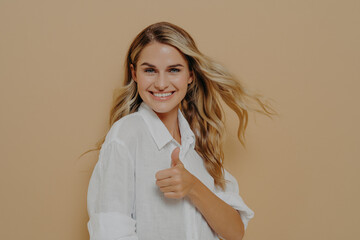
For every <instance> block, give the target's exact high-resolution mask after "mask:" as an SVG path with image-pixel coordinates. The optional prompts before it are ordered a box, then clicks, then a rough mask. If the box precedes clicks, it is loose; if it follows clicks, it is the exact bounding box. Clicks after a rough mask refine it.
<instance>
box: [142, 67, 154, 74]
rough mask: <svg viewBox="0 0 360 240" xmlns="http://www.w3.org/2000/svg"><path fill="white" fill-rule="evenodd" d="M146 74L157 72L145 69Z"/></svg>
mask: <svg viewBox="0 0 360 240" xmlns="http://www.w3.org/2000/svg"><path fill="white" fill-rule="evenodd" d="M144 72H146V73H154V72H155V70H154V69H153V68H145V70H144Z"/></svg>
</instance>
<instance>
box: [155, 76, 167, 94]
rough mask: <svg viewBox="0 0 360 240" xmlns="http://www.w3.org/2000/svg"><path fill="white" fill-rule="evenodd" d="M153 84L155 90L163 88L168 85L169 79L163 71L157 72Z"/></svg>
mask: <svg viewBox="0 0 360 240" xmlns="http://www.w3.org/2000/svg"><path fill="white" fill-rule="evenodd" d="M154 86H155V88H156V89H157V90H160V91H162V90H165V89H166V88H167V87H168V86H169V80H168V79H167V77H166V76H165V74H164V73H159V74H158V77H157V78H156V80H155V83H154Z"/></svg>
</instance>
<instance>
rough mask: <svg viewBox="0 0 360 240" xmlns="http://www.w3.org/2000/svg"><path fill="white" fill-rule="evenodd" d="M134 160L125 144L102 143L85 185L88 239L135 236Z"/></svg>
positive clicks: (134, 238) (113, 239)
mask: <svg viewBox="0 0 360 240" xmlns="http://www.w3.org/2000/svg"><path fill="white" fill-rule="evenodd" d="M134 198H135V192H134V164H133V163H132V159H131V157H130V156H129V154H128V150H127V148H126V147H125V146H124V145H123V144H121V143H118V142H114V141H112V142H110V143H105V144H104V145H103V146H102V148H101V150H100V155H99V161H98V162H97V164H96V166H95V168H94V171H93V174H92V176H91V179H90V182H89V188H88V196H87V200H88V206H87V207H88V213H89V217H90V220H89V222H88V230H89V234H90V239H91V240H104V239H106V240H120V239H121V240H137V239H138V238H137V236H136V229H135V223H136V222H135V220H134V219H133V218H132V213H133V206H134Z"/></svg>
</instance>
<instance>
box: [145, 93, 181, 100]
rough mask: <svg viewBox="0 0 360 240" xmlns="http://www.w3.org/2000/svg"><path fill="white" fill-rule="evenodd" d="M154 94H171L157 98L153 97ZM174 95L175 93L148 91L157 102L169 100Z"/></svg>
mask: <svg viewBox="0 0 360 240" xmlns="http://www.w3.org/2000/svg"><path fill="white" fill-rule="evenodd" d="M154 93H162V94H166V93H171V95H169V96H165V97H159V96H155V95H154ZM174 93H175V91H170V92H151V91H150V94H151V96H152V98H153V99H155V100H157V101H167V100H169V99H171V98H172V97H173V96H174Z"/></svg>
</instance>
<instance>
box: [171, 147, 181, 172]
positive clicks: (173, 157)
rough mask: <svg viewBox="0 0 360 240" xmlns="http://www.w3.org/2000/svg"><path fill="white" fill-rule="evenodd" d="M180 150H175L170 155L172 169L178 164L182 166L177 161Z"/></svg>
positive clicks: (178, 160)
mask: <svg viewBox="0 0 360 240" xmlns="http://www.w3.org/2000/svg"><path fill="white" fill-rule="evenodd" d="M179 153H180V148H178V147H177V148H175V149H174V151H173V152H172V153H171V167H174V166H176V165H178V164H182V162H181V161H180V159H179Z"/></svg>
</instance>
